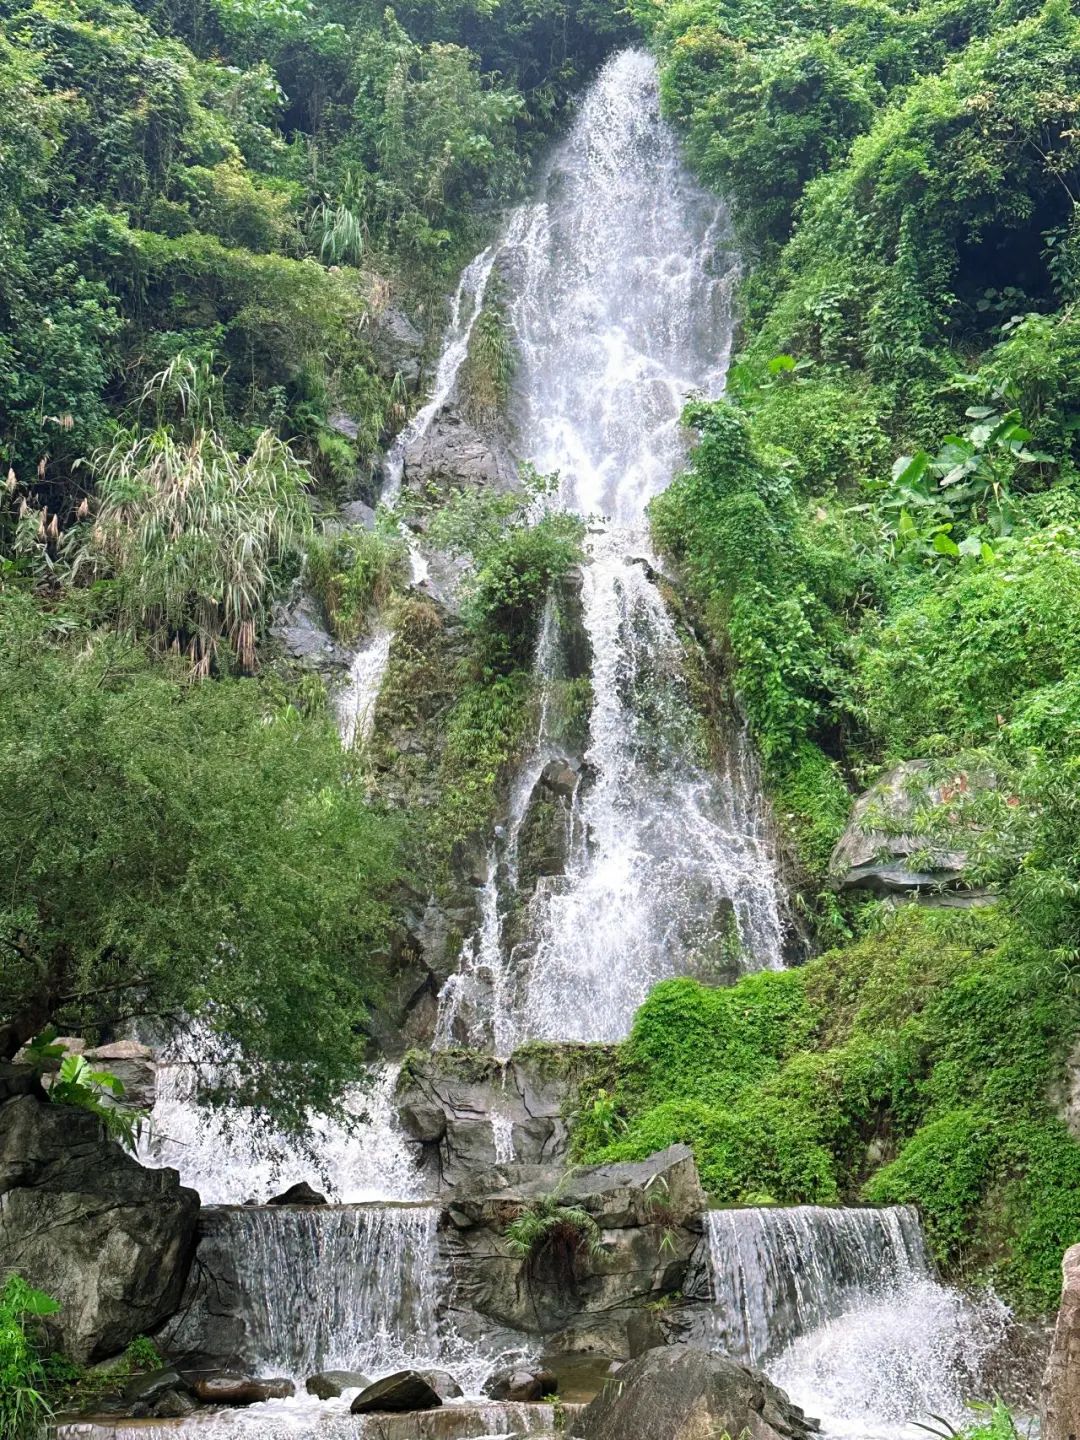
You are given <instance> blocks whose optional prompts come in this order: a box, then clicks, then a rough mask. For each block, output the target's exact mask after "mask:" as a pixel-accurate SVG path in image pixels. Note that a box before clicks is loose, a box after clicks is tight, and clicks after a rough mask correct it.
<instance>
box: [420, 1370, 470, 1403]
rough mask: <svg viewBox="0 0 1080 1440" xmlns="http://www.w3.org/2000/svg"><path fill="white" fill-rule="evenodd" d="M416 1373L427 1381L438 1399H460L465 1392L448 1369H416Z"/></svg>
mask: <svg viewBox="0 0 1080 1440" xmlns="http://www.w3.org/2000/svg"><path fill="white" fill-rule="evenodd" d="M416 1373H417V1374H418V1375H419V1376H420V1378H421V1379H422V1380H426V1381H427V1383H428V1384H429V1385H430V1386H431V1388H432V1390H434V1391H435V1394H436V1395H438V1397H439V1399H440V1400H460V1399H461V1397H462V1395H464V1393H465V1392H464V1390H462V1388H461V1386H460V1385H459V1384H458V1383H457V1381H456V1380H455V1379H454V1377H453V1375H451V1374H450V1372H449V1371H448V1370H418V1371H417V1372H416Z"/></svg>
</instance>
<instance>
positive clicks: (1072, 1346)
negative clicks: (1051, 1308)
mask: <svg viewBox="0 0 1080 1440" xmlns="http://www.w3.org/2000/svg"><path fill="white" fill-rule="evenodd" d="M1061 1275H1062V1286H1061V1308H1060V1309H1059V1310H1058V1317H1057V1324H1056V1325H1055V1327H1054V1340H1053V1344H1052V1345H1051V1347H1050V1356H1049V1359H1048V1360H1047V1362H1046V1373H1045V1375H1044V1376H1043V1390H1042V1430H1041V1435H1042V1440H1077V1437H1078V1436H1080V1245H1074V1246H1073V1247H1072V1248H1071V1249H1069V1250H1066V1251H1065V1258H1064V1259H1063V1260H1062V1262H1061Z"/></svg>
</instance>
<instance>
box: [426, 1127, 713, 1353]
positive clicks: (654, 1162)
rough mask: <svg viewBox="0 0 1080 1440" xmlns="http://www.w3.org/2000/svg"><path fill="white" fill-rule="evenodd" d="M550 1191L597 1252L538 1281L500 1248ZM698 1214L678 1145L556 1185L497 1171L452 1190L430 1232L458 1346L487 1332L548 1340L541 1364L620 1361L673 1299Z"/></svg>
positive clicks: (535, 1173) (687, 1161)
mask: <svg viewBox="0 0 1080 1440" xmlns="http://www.w3.org/2000/svg"><path fill="white" fill-rule="evenodd" d="M489 1186H490V1187H492V1188H488V1187H489ZM556 1188H558V1196H559V1202H560V1203H561V1204H564V1205H567V1206H570V1205H575V1206H580V1207H581V1208H582V1209H584V1210H586V1211H587V1212H588V1213H589V1214H590V1215H591V1216H592V1218H593V1220H594V1221H595V1223H596V1226H597V1229H598V1230H599V1233H600V1241H601V1248H600V1251H599V1253H592V1252H589V1251H586V1252H583V1253H580V1254H579V1255H578V1257H577V1263H576V1265H575V1268H574V1273H573V1275H572V1276H566V1275H565V1274H562V1275H560V1274H557V1273H555V1274H551V1275H548V1274H544V1273H539V1272H537V1271H536V1269H535V1267H530V1266H529V1265H528V1264H525V1263H523V1262H522V1260H521V1259H520V1258H519V1257H516V1256H513V1255H511V1254H510V1253H509V1252H508V1249H507V1246H506V1225H507V1222H508V1221H509V1220H510V1219H511V1218H512V1217H513V1216H514V1215H515V1214H518V1213H520V1211H521V1210H522V1209H523V1208H524V1207H526V1206H527V1205H529V1204H530V1203H531V1202H533V1201H535V1200H537V1199H540V1198H541V1197H545V1196H550V1195H551V1193H552V1192H553V1191H555V1190H556ZM704 1207H705V1201H704V1196H703V1194H702V1190H701V1185H700V1183H699V1181H698V1176H697V1170H696V1167H695V1166H694V1160H693V1156H692V1155H691V1153H690V1151H689V1150H688V1149H687V1148H686V1147H685V1146H682V1145H674V1146H671V1147H669V1149H667V1150H665V1151H662V1152H660V1153H658V1154H657V1155H653V1156H650V1158H649V1159H648V1160H644V1161H641V1162H635V1163H632V1164H621V1165H605V1166H595V1167H591V1168H587V1169H582V1170H578V1171H575V1172H572V1173H571V1174H570V1175H568V1176H564V1177H562V1178H560V1176H559V1174H558V1171H557V1170H554V1171H553V1170H552V1169H551V1168H550V1167H529V1166H517V1167H496V1169H495V1170H494V1171H493V1172H492V1175H491V1177H490V1179H489V1180H488V1181H480V1180H478V1181H477V1182H475V1184H474V1185H473V1186H471V1187H470V1186H465V1187H462V1188H461V1189H459V1190H458V1191H457V1193H456V1194H455V1196H454V1198H453V1200H452V1202H451V1204H450V1206H449V1207H448V1210H447V1212H446V1213H447V1219H448V1221H449V1224H448V1225H447V1226H446V1227H445V1229H443V1230H441V1231H440V1235H439V1239H440V1247H441V1253H442V1256H443V1260H444V1263H446V1264H447V1265H448V1266H449V1268H450V1270H451V1273H452V1275H453V1278H454V1284H455V1305H456V1307H457V1308H456V1311H455V1316H454V1319H455V1324H456V1325H457V1328H458V1330H459V1331H460V1332H461V1333H462V1334H465V1335H467V1336H472V1335H473V1334H474V1333H475V1334H476V1335H477V1337H479V1335H481V1334H482V1333H483V1332H484V1331H485V1329H490V1327H491V1324H492V1322H494V1323H495V1324H496V1325H498V1326H501V1327H505V1328H506V1329H508V1330H511V1331H514V1332H516V1333H519V1334H521V1333H525V1334H533V1335H537V1334H539V1335H544V1336H548V1337H550V1343H549V1346H548V1349H549V1351H550V1352H551V1353H555V1352H558V1351H565V1352H581V1351H589V1350H591V1351H595V1352H597V1353H599V1354H603V1355H607V1356H609V1357H614V1358H621V1357H624V1356H625V1355H626V1354H627V1353H628V1345H627V1324H628V1322H629V1321H630V1319H631V1317H633V1316H635V1315H637V1314H638V1313H639V1312H640V1311H641V1309H642V1308H643V1307H645V1306H647V1305H649V1304H651V1303H652V1302H654V1301H656V1300H658V1299H660V1298H661V1297H662V1296H664V1295H668V1294H670V1293H672V1292H673V1291H677V1290H680V1289H681V1288H682V1284H683V1280H684V1277H685V1274H686V1267H687V1261H688V1259H689V1256H690V1254H691V1252H692V1251H693V1249H694V1246H695V1245H696V1243H697V1241H698V1238H699V1232H700V1223H701V1222H700V1214H701V1211H702V1210H703V1209H704Z"/></svg>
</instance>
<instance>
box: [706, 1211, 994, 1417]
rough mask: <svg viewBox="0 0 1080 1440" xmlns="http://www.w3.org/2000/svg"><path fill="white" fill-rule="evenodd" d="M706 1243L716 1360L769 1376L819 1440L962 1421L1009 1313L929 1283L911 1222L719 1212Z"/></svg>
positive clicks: (909, 1218) (904, 1215)
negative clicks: (811, 1422) (816, 1426)
mask: <svg viewBox="0 0 1080 1440" xmlns="http://www.w3.org/2000/svg"><path fill="white" fill-rule="evenodd" d="M706 1241H707V1246H708V1253H709V1268H710V1272H711V1276H712V1287H713V1300H714V1302H715V1305H716V1312H715V1319H714V1331H713V1338H714V1343H715V1344H716V1345H717V1348H719V1349H723V1350H725V1351H726V1352H727V1353H729V1354H732V1355H735V1356H737V1357H738V1358H740V1359H743V1360H746V1361H748V1362H750V1363H752V1364H758V1365H763V1366H764V1368H765V1369H766V1370H767V1371H768V1373H769V1375H770V1376H771V1377H772V1379H773V1380H775V1381H776V1383H777V1384H778V1385H780V1386H782V1387H783V1389H785V1390H786V1391H787V1392H788V1394H789V1395H790V1396H791V1398H792V1399H793V1400H794V1401H795V1403H796V1404H798V1405H800V1406H802V1408H803V1409H804V1410H805V1411H806V1413H807V1414H809V1415H813V1416H815V1417H817V1418H820V1419H821V1421H822V1424H823V1428H824V1431H825V1434H826V1435H829V1436H835V1437H850V1440H899V1437H901V1436H912V1437H913V1436H914V1435H916V1434H917V1433H918V1431H917V1430H916V1429H915V1428H913V1427H914V1425H915V1423H916V1422H918V1421H922V1420H925V1419H926V1418H927V1417H928V1416H929V1415H940V1416H944V1417H945V1418H946V1419H948V1420H949V1421H950V1422H952V1423H957V1422H960V1421H962V1420H963V1419H964V1417H965V1413H966V1412H965V1401H966V1400H967V1399H968V1398H969V1397H971V1396H972V1395H973V1394H977V1393H978V1390H979V1385H980V1376H981V1373H982V1371H983V1368H984V1366H985V1364H986V1361H987V1359H988V1358H989V1356H990V1355H991V1354H992V1352H993V1351H994V1350H995V1349H996V1348H997V1346H999V1345H1000V1344H1001V1342H1002V1340H1003V1338H1004V1334H1005V1329H1006V1325H1007V1323H1008V1311H1007V1310H1006V1308H1005V1306H1004V1305H1002V1304H1001V1303H1000V1301H998V1300H997V1299H996V1298H995V1297H994V1296H992V1295H984V1296H982V1297H980V1298H973V1297H968V1296H965V1295H964V1294H962V1293H961V1292H960V1291H958V1290H955V1289H953V1288H951V1287H950V1286H946V1285H943V1284H941V1282H940V1281H939V1280H937V1278H936V1277H935V1275H934V1272H933V1268H932V1266H931V1263H930V1259H929V1256H928V1255H927V1252H926V1246H925V1243H924V1241H923V1236H922V1230H921V1228H920V1225H919V1220H918V1216H917V1214H916V1212H915V1211H914V1209H912V1208H911V1207H899V1206H894V1207H890V1208H888V1209H883V1210H875V1209H864V1208H853V1209H832V1208H826V1207H823V1206H819V1205H801V1206H796V1207H794V1208H792V1209H771V1208H769V1209H757V1208H749V1209H741V1210H713V1211H710V1212H709V1213H708V1215H707V1216H706Z"/></svg>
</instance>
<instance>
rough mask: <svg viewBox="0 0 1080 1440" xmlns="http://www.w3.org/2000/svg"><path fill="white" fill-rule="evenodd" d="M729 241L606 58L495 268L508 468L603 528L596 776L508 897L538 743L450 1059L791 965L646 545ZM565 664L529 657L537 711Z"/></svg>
mask: <svg viewBox="0 0 1080 1440" xmlns="http://www.w3.org/2000/svg"><path fill="white" fill-rule="evenodd" d="M725 235H726V219H725V215H724V212H723V208H722V207H721V206H720V205H719V203H718V202H717V200H716V199H715V197H714V196H710V195H708V194H706V193H705V192H704V191H703V190H701V189H700V188H699V187H698V186H697V185H696V184H695V183H694V182H693V181H692V180H691V178H690V177H689V176H688V174H687V173H686V171H685V170H684V168H683V166H682V163H681V160H680V156H679V151H678V145H677V141H676V139H675V136H674V134H673V132H672V130H671V129H670V127H669V126H668V125H667V124H666V123H665V122H664V121H663V120H662V118H661V116H660V112H659V99H658V92H657V78H656V67H655V62H654V61H653V60H652V59H651V57H649V56H648V55H646V54H644V53H642V52H639V51H632V50H631V51H624V52H622V53H621V54H619V55H616V56H615V57H614V58H613V59H612V60H610V61H609V62H608V63H607V65H605V67H604V68H603V70H602V71H601V72H600V74H599V76H598V77H597V80H596V82H595V83H594V85H593V86H592V88H591V89H590V91H589V93H588V95H587V96H586V98H585V100H584V102H583V104H582V107H581V110H580V112H579V115H578V118H577V121H576V123H575V125H574V127H573V129H572V130H571V132H570V134H569V135H568V137H567V139H566V140H565V141H564V142H563V144H562V145H561V146H560V147H559V148H558V149H557V150H556V152H555V154H554V156H553V158H552V161H551V164H550V166H549V168H548V171H547V173H546V176H545V179H544V182H543V186H542V191H541V196H540V199H539V200H538V201H537V202H536V203H535V204H533V205H530V206H526V207H523V208H522V209H521V210H520V211H518V212H517V213H516V214H515V216H514V218H513V220H512V221H511V224H510V226H509V227H508V231H507V235H506V238H505V240H504V241H503V243H502V247H501V258H500V262H499V263H500V266H501V268H502V270H503V271H504V273H505V275H506V277H507V282H508V286H509V290H510V293H511V296H512V299H511V304H510V319H511V323H512V327H513V331H514V336H515V340H516V344H517V350H518V355H519V362H520V363H519V366H518V371H517V375H516V380H515V386H514V395H513V402H512V407H511V411H512V413H511V419H512V420H513V422H514V423H515V425H516V429H517V434H518V445H519V449H520V451H521V453H522V454H523V455H524V456H525V457H526V458H527V459H528V460H529V461H531V462H532V463H533V464H535V465H536V467H537V468H538V469H539V470H540V471H541V472H544V473H552V472H555V471H557V472H558V474H559V502H560V503H561V505H563V506H564V507H565V508H567V509H569V510H572V511H575V512H577V513H578V514H580V515H583V516H596V515H598V514H601V515H605V516H607V517H608V521H607V523H606V525H605V526H603V527H601V528H599V529H598V528H597V527H596V526H595V525H594V526H593V538H592V541H591V544H590V547H589V548H590V555H589V563H588V564H587V565H586V566H585V567H584V577H583V593H582V603H583V610H584V626H585V630H586V632H587V637H588V641H589V645H590V647H591V651H592V674H591V677H590V679H591V689H592V704H591V714H590V717H589V739H588V746H587V749H586V753H585V756H584V759H585V769H584V774H583V779H582V784H581V785H580V787H579V794H578V795H577V796H575V800H574V807H575V810H574V820H573V833H572V836H571V845H570V853H569V857H568V861H567V865H566V870H565V874H564V876H562V877H559V878H558V879H556V880H553V881H550V882H549V883H541V884H539V885H538V887H537V889H536V892H535V894H534V895H532V896H528V895H521V894H518V893H516V888H517V880H518V876H517V854H516V842H517V831H518V830H519V829H520V826H521V823H522V820H523V818H524V815H525V812H526V810H527V808H528V806H529V804H530V802H531V800H532V797H533V793H534V791H535V789H536V786H537V783H538V780H539V777H540V774H541V772H542V770H543V766H544V763H545V762H546V760H548V759H550V758H552V756H553V755H554V754H555V753H557V747H555V746H553V745H550V744H548V743H547V737H546V736H545V734H544V731H543V727H542V726H541V731H540V736H539V740H538V743H537V745H536V747H535V749H534V751H533V753H532V754H531V755H530V757H529V758H528V760H527V761H526V763H525V765H524V766H523V767H522V770H521V773H520V775H519V777H518V782H517V784H516V785H515V787H514V790H513V793H512V797H511V798H512V806H513V807H514V808H515V810H516V809H517V808H518V807H517V802H518V801H519V800H520V801H521V802H522V803H521V806H520V815H518V816H517V818H516V820H515V814H514V813H512V814H511V817H510V822H509V823H508V825H507V826H506V827H505V834H504V836H503V839H502V842H501V843H499V844H497V845H496V846H495V848H494V850H493V852H492V855H491V857H490V862H489V877H488V881H487V884H486V885H485V887H484V888H483V890H482V892H481V894H480V896H479V903H480V911H481V923H480V926H479V928H478V929H477V931H476V933H475V935H474V936H473V938H472V940H471V941H470V943H469V945H468V946H467V947H466V950H465V952H464V964H463V967H462V970H463V973H462V976H461V977H455V978H454V979H453V980H452V981H451V982H450V985H449V987H448V989H447V991H446V993H444V996H443V997H442V999H443V1003H442V1007H441V1011H442V1013H441V1023H440V1040H441V1041H442V1042H443V1043H447V1042H448V1041H449V1040H450V1039H451V1038H457V1039H459V1040H460V1039H467V1040H468V1042H469V1043H472V1044H477V1043H482V1044H485V1045H487V1046H489V1047H491V1048H493V1049H494V1050H495V1052H496V1053H497V1054H500V1055H505V1054H508V1053H509V1052H510V1051H511V1050H512V1049H513V1048H514V1047H515V1046H516V1045H519V1044H521V1043H522V1042H523V1041H525V1040H528V1039H533V1038H539V1039H548V1040H615V1039H618V1038H620V1037H621V1036H623V1035H625V1034H626V1032H627V1030H628V1029H629V1026H630V1023H631V1020H632V1018H633V1015H634V1012H635V1010H636V1009H637V1007H638V1006H639V1005H640V1004H641V1003H642V1001H643V1000H644V999H645V997H646V995H647V994H648V992H649V990H650V989H651V987H652V986H653V985H654V984H656V982H657V981H658V980H661V979H663V978H665V977H666V976H670V975H673V974H698V975H701V976H703V977H704V978H710V979H716V978H731V975H732V974H733V973H735V972H737V971H738V970H740V969H756V968H761V967H778V966H780V965H781V964H782V953H783V939H784V926H783V921H782V919H781V913H780V900H779V887H778V884H777V879H776V872H775V866H774V863H773V860H772V856H771V853H770V845H769V840H768V835H767V825H766V823H765V817H764V813H763V809H762V803H761V800H760V791H759V787H758V786H757V784H756V777H755V776H754V775H753V773H752V766H751V763H750V757H749V749H748V747H747V746H746V745H745V744H744V743H743V741H742V738H741V736H740V735H739V734H738V733H737V732H734V733H733V734H732V736H731V738H730V744H729V745H728V749H727V755H726V759H725V761H724V764H723V766H722V767H721V768H722V769H724V773H720V774H718V773H717V766H716V763H715V759H714V757H710V756H708V755H707V754H706V753H705V749H706V747H705V740H704V735H703V731H702V726H701V722H700V719H699V717H698V715H697V712H696V709H695V706H694V704H693V701H692V697H691V694H690V688H689V684H688V681H687V676H686V655H685V651H684V646H683V641H682V639H681V638H680V636H679V634H678V632H677V630H676V627H675V624H674V622H673V620H672V617H671V614H670V613H669V611H668V609H667V607H666V606H665V603H664V600H663V597H662V595H661V590H660V587H659V584H658V578H657V574H656V561H655V558H654V557H653V556H652V554H651V552H650V548H649V544H648V539H647V533H646V524H645V508H646V506H647V504H648V502H649V500H650V499H652V498H653V497H654V496H655V495H656V494H658V493H659V492H660V491H661V490H663V488H664V487H665V486H666V485H667V484H668V483H669V482H670V480H671V479H672V477H673V475H674V474H675V472H676V470H677V468H678V466H679V464H680V462H681V459H682V457H683V455H684V439H683V436H682V433H681V430H680V425H679V416H680V413H681V410H682V406H683V404H684V403H685V401H686V399H687V398H688V397H689V396H690V395H691V394H692V393H693V392H695V391H704V392H705V393H708V394H718V393H719V392H720V391H721V389H722V386H723V377H724V372H725V368H726V365H727V360H728V350H729V346H730V337H731V328H732V322H731V314H730V292H731V286H732V283H733V280H734V278H735V274H736V266H735V263H734V259H733V257H732V254H731V252H730V250H729V249H728V248H727V247H726V244H725ZM556 659H557V647H555V649H554V650H553V649H552V648H551V647H548V653H546V654H545V647H544V644H543V637H542V640H541V646H540V648H539V650H538V655H537V667H536V669H537V679H538V685H539V688H540V690H541V693H542V694H543V695H544V696H546V695H547V694H548V692H549V689H550V687H551V683H552V681H553V680H554V678H555V677H554V675H553V673H552V667H553V665H554V664H555V663H556ZM522 907H525V909H526V911H527V920H526V925H525V927H524V928H525V930H526V931H527V935H528V938H527V940H526V941H525V942H520V941H519V942H517V943H516V944H513V943H511V942H510V941H508V938H507V928H508V927H507V924H506V919H507V916H508V915H509V914H510V913H511V912H517V911H520V909H521V908H522ZM519 929H520V927H519ZM485 983H486V984H488V985H489V987H490V994H489V996H488V998H487V1002H486V1007H485V1005H484V1003H483V1002H482V1000H481V999H480V998H479V996H480V992H481V991H482V989H483V986H484V984H485ZM466 997H467V998H469V1000H470V1003H471V1006H472V1011H471V1014H470V1018H469V1020H468V1023H467V1024H465V1023H463V1022H462V1019H461V1016H462V1013H463V1005H464V1000H465V998H466ZM477 1017H479V1018H477Z"/></svg>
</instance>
